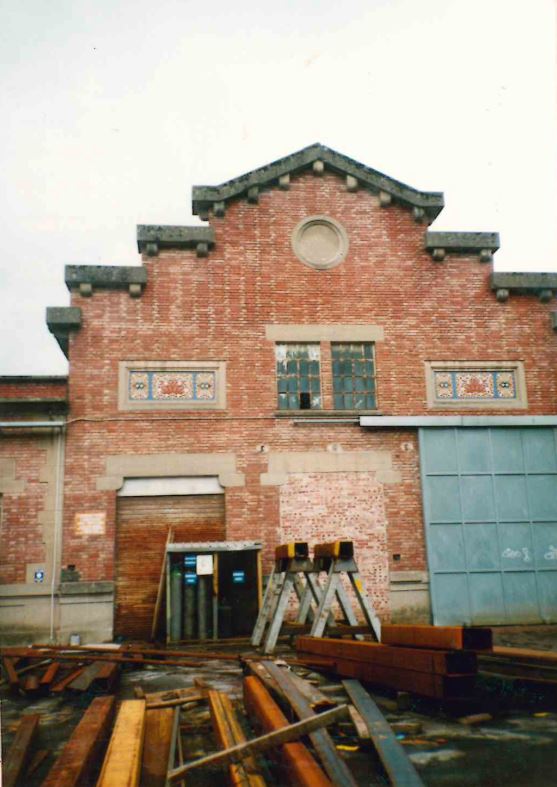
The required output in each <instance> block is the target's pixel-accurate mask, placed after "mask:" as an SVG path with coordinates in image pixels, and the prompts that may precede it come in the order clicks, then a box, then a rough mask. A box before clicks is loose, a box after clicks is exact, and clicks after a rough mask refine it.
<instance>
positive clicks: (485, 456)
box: [420, 427, 557, 625]
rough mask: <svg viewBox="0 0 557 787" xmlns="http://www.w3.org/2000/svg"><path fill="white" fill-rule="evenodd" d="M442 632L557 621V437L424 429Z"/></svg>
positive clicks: (532, 431) (535, 431) (538, 431)
mask: <svg viewBox="0 0 557 787" xmlns="http://www.w3.org/2000/svg"><path fill="white" fill-rule="evenodd" d="M420 459H421V469H422V490H423V504H424V519H425V527H426V544H427V553H428V563H429V572H430V587H431V603H432V609H433V620H434V623H435V624H436V625H471V624H503V623H539V622H544V623H550V622H552V623H555V622H557V429H554V428H538V427H532V428H454V429H453V428H429V429H426V428H424V429H420Z"/></svg>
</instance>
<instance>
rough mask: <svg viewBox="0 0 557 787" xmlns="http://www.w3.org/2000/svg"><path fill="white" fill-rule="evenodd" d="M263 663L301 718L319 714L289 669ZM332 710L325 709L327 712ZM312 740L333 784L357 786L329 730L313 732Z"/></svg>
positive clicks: (344, 786) (266, 662) (337, 785)
mask: <svg viewBox="0 0 557 787" xmlns="http://www.w3.org/2000/svg"><path fill="white" fill-rule="evenodd" d="M263 664H264V666H265V667H266V669H267V670H268V671H269V673H270V674H271V675H272V677H273V678H274V679H275V680H276V682H277V683H278V684H279V686H280V688H281V689H282V691H283V693H284V694H285V695H286V698H287V699H288V702H289V703H290V705H291V707H292V710H293V711H294V713H295V714H296V716H298V718H299V719H310V718H312V717H313V716H316V715H318V714H316V713H315V711H314V710H313V709H312V707H311V705H310V704H309V702H308V701H307V700H306V698H305V697H304V696H303V695H302V693H301V692H300V691H299V689H298V688H297V686H296V684H295V683H294V681H293V680H291V679H290V676H289V675H288V670H286V669H284V668H281V667H279V666H278V665H277V664H275V663H274V662H272V661H264V662H263ZM330 712H331V711H325V713H330ZM310 740H311V742H312V744H313V746H314V748H315V751H316V752H317V754H318V756H319V759H320V760H321V763H322V764H323V767H324V769H325V770H326V772H327V774H328V776H329V778H330V779H331V781H332V782H333V784H334V785H336V787H356V781H355V780H354V777H353V776H352V773H351V772H350V770H349V768H348V766H347V765H346V763H345V762H344V760H342V759H341V758H340V756H339V753H338V752H337V750H336V747H335V744H334V743H333V740H332V738H331V736H330V735H329V733H328V732H327V730H318V731H317V732H314V733H312V734H311V735H310Z"/></svg>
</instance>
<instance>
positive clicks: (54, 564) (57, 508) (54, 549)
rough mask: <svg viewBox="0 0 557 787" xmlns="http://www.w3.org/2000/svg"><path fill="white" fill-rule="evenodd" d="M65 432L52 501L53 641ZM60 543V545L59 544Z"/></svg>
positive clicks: (59, 448) (51, 624) (51, 588)
mask: <svg viewBox="0 0 557 787" xmlns="http://www.w3.org/2000/svg"><path fill="white" fill-rule="evenodd" d="M64 449H65V432H64V429H63V427H62V428H61V429H60V432H59V434H58V446H57V451H56V459H57V461H56V492H55V502H54V542H53V544H52V568H51V572H52V576H51V582H50V641H51V642H54V593H55V591H56V584H57V573H58V572H57V564H58V550H59V549H60V548H61V544H62V539H61V538H60V534H61V532H62V525H63V513H64V456H65V450H64ZM59 545H60V546H59Z"/></svg>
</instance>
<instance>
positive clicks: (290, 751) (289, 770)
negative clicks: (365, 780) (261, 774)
mask: <svg viewBox="0 0 557 787" xmlns="http://www.w3.org/2000/svg"><path fill="white" fill-rule="evenodd" d="M244 705H245V707H246V710H247V712H248V714H249V716H250V718H251V719H252V720H253V721H254V722H255V723H256V724H257V725H258V726H259V727H261V728H262V730H263V731H264V732H273V731H274V730H280V729H282V728H283V727H288V719H287V718H286V716H285V715H284V713H283V712H282V711H281V709H280V708H279V706H278V705H277V703H276V702H275V701H274V700H273V698H272V697H271V695H270V694H269V692H268V691H267V689H266V688H265V686H264V685H263V683H261V681H260V680H259V678H256V677H254V676H248V677H247V678H244ZM276 761H277V763H278V764H279V766H280V767H281V768H282V769H283V771H284V773H285V775H286V776H287V777H288V782H287V783H288V784H291V785H294V787H332V783H331V782H330V781H329V779H328V778H327V776H326V775H325V773H324V772H323V771H322V770H321V768H320V767H319V764H318V763H317V762H316V760H315V758H314V757H313V756H312V755H311V754H310V752H309V751H308V750H307V748H306V746H304V744H303V743H300V742H299V741H292V742H290V743H284V744H283V745H282V746H281V747H280V749H278V751H277V756H276Z"/></svg>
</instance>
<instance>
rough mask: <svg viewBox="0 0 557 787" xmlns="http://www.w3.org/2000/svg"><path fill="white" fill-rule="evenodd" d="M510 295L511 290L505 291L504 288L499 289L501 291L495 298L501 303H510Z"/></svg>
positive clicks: (498, 291)
mask: <svg viewBox="0 0 557 787" xmlns="http://www.w3.org/2000/svg"><path fill="white" fill-rule="evenodd" d="M509 295H510V292H509V290H507V289H505V288H504V287H499V289H498V290H497V291H496V292H495V297H496V298H497V300H498V301H499V303H505V301H508V300H509Z"/></svg>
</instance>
